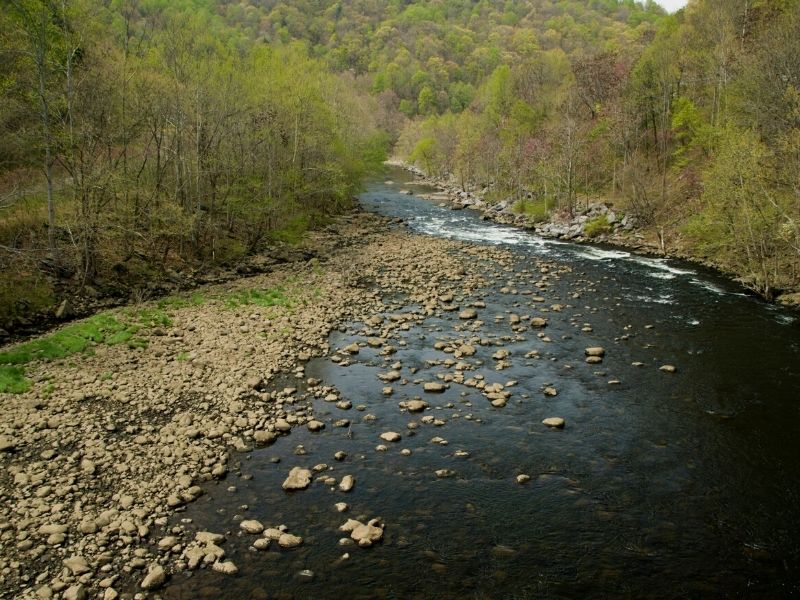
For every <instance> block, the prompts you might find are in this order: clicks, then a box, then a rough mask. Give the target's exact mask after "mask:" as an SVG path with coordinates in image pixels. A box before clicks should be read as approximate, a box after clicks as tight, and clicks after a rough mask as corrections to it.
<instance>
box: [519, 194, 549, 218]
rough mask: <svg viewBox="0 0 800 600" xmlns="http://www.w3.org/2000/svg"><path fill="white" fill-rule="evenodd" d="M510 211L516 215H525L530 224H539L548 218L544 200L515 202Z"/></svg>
mask: <svg viewBox="0 0 800 600" xmlns="http://www.w3.org/2000/svg"><path fill="white" fill-rule="evenodd" d="M511 210H512V211H513V212H514V213H516V214H518V215H525V216H526V217H528V220H529V221H530V222H532V223H541V222H543V221H546V220H547V219H548V217H549V212H548V210H547V204H546V203H545V201H544V200H517V201H516V202H515V203H514V206H512V208H511Z"/></svg>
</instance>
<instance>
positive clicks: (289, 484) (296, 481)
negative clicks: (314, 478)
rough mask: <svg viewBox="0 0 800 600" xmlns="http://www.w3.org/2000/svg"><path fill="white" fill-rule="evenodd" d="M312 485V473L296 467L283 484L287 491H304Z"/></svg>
mask: <svg viewBox="0 0 800 600" xmlns="http://www.w3.org/2000/svg"><path fill="white" fill-rule="evenodd" d="M310 483H311V471H309V470H308V469H303V468H302V467H295V468H293V469H292V470H291V471H289V476H288V477H287V478H286V481H284V482H283V486H282V487H283V489H285V490H304V489H306V488H307V487H308V486H309V484H310Z"/></svg>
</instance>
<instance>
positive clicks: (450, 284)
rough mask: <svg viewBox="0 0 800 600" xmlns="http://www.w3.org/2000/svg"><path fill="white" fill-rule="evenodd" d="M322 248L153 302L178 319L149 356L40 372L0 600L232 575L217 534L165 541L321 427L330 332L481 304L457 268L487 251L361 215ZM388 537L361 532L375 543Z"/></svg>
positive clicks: (19, 458)
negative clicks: (394, 299)
mask: <svg viewBox="0 0 800 600" xmlns="http://www.w3.org/2000/svg"><path fill="white" fill-rule="evenodd" d="M311 242H312V245H313V246H314V247H315V249H316V254H317V255H318V256H320V257H321V259H319V260H318V259H312V260H309V261H303V262H296V263H293V264H290V265H284V266H278V267H276V268H275V269H274V270H273V272H271V273H269V274H262V275H257V276H254V277H250V278H247V279H243V280H240V281H237V282H233V283H228V284H221V285H215V286H206V287H203V288H199V289H198V290H197V292H198V294H197V295H195V297H194V298H193V299H192V301H175V302H167V303H162V304H159V305H157V306H156V305H150V304H143V305H142V306H140V307H136V310H163V311H165V312H166V313H167V315H168V321H167V320H165V321H164V322H165V323H166V324H162V325H160V326H158V327H152V328H150V329H147V330H143V331H140V332H139V333H138V336H139V337H140V338H142V339H143V341H142V343H139V344H137V345H135V346H134V347H128V346H127V345H125V344H117V345H102V344H98V345H96V346H93V347H92V348H91V351H90V352H89V353H83V354H79V355H77V354H76V355H72V356H71V357H67V358H63V359H55V360H50V361H34V362H32V363H30V364H28V365H27V366H26V375H27V377H28V378H29V379H30V380H31V381H32V387H31V389H30V390H29V391H27V392H25V393H22V394H16V395H13V394H0V398H1V399H2V402H3V408H4V410H3V416H2V420H0V460H2V465H3V469H2V472H0V498H1V499H2V503H1V505H0V532H1V533H0V576H1V578H0V596H2V597H3V598H63V599H65V600H67V599H69V600H75V599H80V598H89V597H92V598H94V597H97V598H104V599H107V600H113V599H114V598H117V597H132V595H131V593H127V594H126V593H125V590H129V589H136V590H139V591H138V592H136V593H135V597H137V598H138V597H145V596H146V595H147V594H148V593H149V590H154V589H158V588H159V587H161V586H162V585H164V584H165V582H166V581H168V578H169V575H170V573H174V572H177V571H180V570H185V569H189V568H196V567H198V566H200V565H202V564H206V565H208V566H210V567H213V568H214V569H215V570H218V571H220V572H230V573H232V572H235V570H236V566H235V564H233V563H231V562H230V561H226V560H224V551H218V550H219V548H220V547H219V543H220V542H221V540H220V538H219V534H216V533H214V532H197V531H192V530H191V528H190V527H183V526H172V527H168V524H169V523H170V521H169V517H170V515H172V514H173V513H175V512H176V511H180V510H182V509H183V507H184V506H185V505H186V504H187V503H191V502H193V501H194V500H195V499H197V498H198V497H200V496H201V495H202V494H203V492H204V489H203V488H204V486H205V485H207V484H208V483H209V482H211V481H214V480H219V479H223V478H225V477H226V476H227V474H228V473H231V472H234V473H235V472H238V470H239V459H238V458H237V456H239V455H240V454H241V453H246V452H249V451H251V450H252V449H253V448H255V447H257V446H264V445H268V444H270V443H272V442H273V441H274V440H275V439H277V437H278V436H282V435H287V434H289V433H290V432H291V430H292V428H293V427H299V426H304V427H308V428H309V429H312V430H313V428H314V427H319V426H320V425H321V423H319V422H318V421H316V420H315V419H314V415H313V413H312V409H311V404H310V399H311V398H313V397H316V396H325V395H330V394H331V393H332V390H330V389H329V388H326V387H325V386H323V385H322V384H321V382H319V381H307V378H306V376H305V373H304V363H305V362H306V361H307V360H309V359H310V358H311V357H313V356H318V355H323V354H326V353H328V352H329V350H330V349H329V348H328V341H327V339H328V335H329V333H330V332H331V331H332V330H333V329H335V328H337V327H338V326H339V325H340V324H341V323H343V322H344V321H347V320H352V319H356V318H357V319H369V318H370V317H371V318H372V319H373V320H374V321H375V322H374V324H375V326H376V327H378V326H379V325H380V320H381V318H380V317H378V316H377V315H378V314H379V313H381V312H382V311H384V310H386V305H385V304H384V298H385V297H388V296H391V295H396V294H400V295H403V296H404V297H406V298H408V299H410V300H411V301H412V302H417V303H419V304H421V305H423V306H424V305H425V304H426V303H427V304H428V305H430V304H431V303H434V304H435V303H436V302H437V298H438V297H439V294H446V293H450V294H452V293H453V292H454V291H456V292H457V291H459V290H464V289H470V290H472V289H477V288H479V287H480V286H481V285H483V280H482V277H481V276H480V275H479V274H474V273H468V272H467V271H466V270H465V269H464V266H463V265H464V264H468V263H469V262H471V260H472V259H473V258H474V255H475V253H476V252H477V253H479V254H481V253H484V254H491V253H492V252H493V251H492V250H490V249H475V248H472V247H468V246H466V245H462V244H460V243H457V242H451V241H447V240H441V239H435V238H431V237H425V236H416V235H412V234H409V233H406V232H404V231H402V230H400V229H398V228H396V227H394V226H393V225H392V224H390V223H389V222H388V221H386V220H384V219H381V218H379V217H376V216H372V215H369V214H363V213H356V214H353V215H349V216H347V217H343V218H341V219H340V220H339V221H337V222H336V224H335V225H333V226H331V227H329V228H327V229H326V230H325V231H323V232H318V233H315V234H312V240H311ZM265 299H266V300H265ZM124 310H129V309H118V310H117V311H112V312H111V313H110V314H111V315H114V314H118V313H120V311H124ZM368 322H369V321H368ZM387 326H388V327H389V329H391V328H392V327H402V326H403V323H402V322H397V323H392V324H388V325H387ZM379 329H380V328H379ZM4 350H6V351H8V350H12V351H13V350H14V347H10V348H8V347H7V348H5V349H4ZM292 381H297V382H302V383H303V385H302V386H300V385H297V386H295V385H293V384H292ZM298 388H302V389H303V391H298ZM345 483H346V482H344V481H342V482H341V483H340V485H343V484H345ZM244 525H245V523H243V524H242V526H243V527H244ZM361 525H363V524H361ZM253 527H255V525H253ZM380 528H382V524H379V523H377V522H372V521H370V522H369V523H368V524H366V525H363V527H362V529H365V531H366V530H368V531H366V534H365V535H366V537H367V538H374V537H376V536H377V531H376V530H377V529H380ZM282 529H285V528H282ZM356 531H361V529H357V530H354V531H353V534H354V535H355V533H356ZM268 533H269V534H270V535H272V534H274V535H275V536H277V537H276V538H275V539H276V541H277V542H278V543H281V542H280V540H281V539H283V537H286V536H288V537H286V540H285V541H286V544H289V543H290V542H291V543H295V542H297V540H295V539H294V537H295V536H291V535H290V534H288V533H287V532H286V531H282V530H280V529H279V530H277V532H276V531H273V530H268ZM362 533H364V532H363V531H362ZM290 538H291V539H290ZM270 539H271V538H269V537H267V538H266V541H265V542H264V543H263V544H262V545H264V544H269V540H270ZM354 539H356V538H355V537H354ZM365 539H366V538H365ZM298 543H299V542H298ZM282 545H283V544H282Z"/></svg>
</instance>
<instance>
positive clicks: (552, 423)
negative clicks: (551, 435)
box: [542, 417, 566, 429]
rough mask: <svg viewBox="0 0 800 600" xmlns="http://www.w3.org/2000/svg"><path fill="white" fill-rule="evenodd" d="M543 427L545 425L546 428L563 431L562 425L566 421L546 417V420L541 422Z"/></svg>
mask: <svg viewBox="0 0 800 600" xmlns="http://www.w3.org/2000/svg"><path fill="white" fill-rule="evenodd" d="M542 424H543V425H547V426H548V427H554V428H556V429H564V425H565V424H566V421H564V419H562V418H561V417H548V418H547V419H543V420H542Z"/></svg>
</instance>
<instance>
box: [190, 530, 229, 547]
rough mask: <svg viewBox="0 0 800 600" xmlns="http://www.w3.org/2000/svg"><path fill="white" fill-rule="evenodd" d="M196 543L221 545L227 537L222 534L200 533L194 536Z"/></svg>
mask: <svg viewBox="0 0 800 600" xmlns="http://www.w3.org/2000/svg"><path fill="white" fill-rule="evenodd" d="M194 539H195V541H197V542H199V543H201V544H220V543H222V542H224V541H225V536H224V535H222V534H221V533H211V532H210V531H198V532H197V533H196V534H195V536H194Z"/></svg>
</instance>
